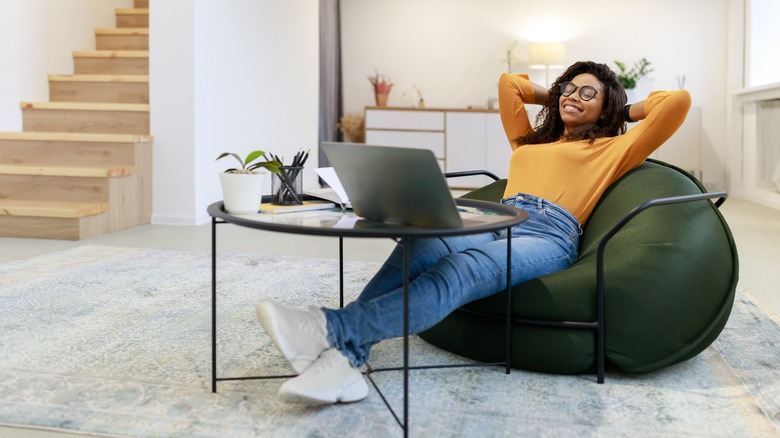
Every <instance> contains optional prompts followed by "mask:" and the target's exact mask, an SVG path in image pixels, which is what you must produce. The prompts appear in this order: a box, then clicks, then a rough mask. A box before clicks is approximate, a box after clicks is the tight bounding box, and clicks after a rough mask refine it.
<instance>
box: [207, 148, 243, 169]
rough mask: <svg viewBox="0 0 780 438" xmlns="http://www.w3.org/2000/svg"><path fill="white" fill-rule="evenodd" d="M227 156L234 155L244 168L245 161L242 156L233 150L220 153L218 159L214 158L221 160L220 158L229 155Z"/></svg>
mask: <svg viewBox="0 0 780 438" xmlns="http://www.w3.org/2000/svg"><path fill="white" fill-rule="evenodd" d="M227 156H231V157H234V158H235V159H236V160H238V162H239V164H241V168H242V169H243V168H244V162H243V161H241V157H239V156H238V155H236V154H234V153H232V152H223V153H222V154H220V155H219V156H218V157H217V159H216V160H214V161H217V160H220V159H222V158H225V157H227Z"/></svg>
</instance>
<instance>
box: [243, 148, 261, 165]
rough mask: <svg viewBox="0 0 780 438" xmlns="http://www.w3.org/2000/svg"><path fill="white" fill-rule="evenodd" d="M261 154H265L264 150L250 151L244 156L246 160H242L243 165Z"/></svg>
mask: <svg viewBox="0 0 780 438" xmlns="http://www.w3.org/2000/svg"><path fill="white" fill-rule="evenodd" d="M263 155H265V152H263V151H259V150H258V151H253V152H250V153H249V155H247V156H246V161H244V166H245V167H246V166H248V165H249V163H251V162H253V161H255V160H256V159H258V158H260V157H262V156H263Z"/></svg>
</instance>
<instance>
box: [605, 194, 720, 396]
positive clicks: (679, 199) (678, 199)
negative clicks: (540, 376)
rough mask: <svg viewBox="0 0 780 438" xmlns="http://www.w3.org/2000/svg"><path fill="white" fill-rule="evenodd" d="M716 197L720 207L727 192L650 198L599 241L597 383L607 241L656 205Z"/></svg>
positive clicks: (716, 202) (716, 205)
mask: <svg viewBox="0 0 780 438" xmlns="http://www.w3.org/2000/svg"><path fill="white" fill-rule="evenodd" d="M713 198H718V200H717V201H715V207H720V206H721V205H723V203H724V202H725V201H726V198H728V193H727V192H712V193H701V194H697V195H684V196H672V197H669V198H658V199H651V200H650V201H647V202H645V203H644V204H642V205H640V206H638V207H636V208H634V209H633V210H631V211H630V212H628V214H627V215H625V216H624V217H623V219H621V220H620V221H619V222H618V223H617V224H616V225H615V226H613V227H612V228H610V229H609V230H608V231H607V232H606V233H605V234H604V236H603V237H602V238H601V240H600V241H599V246H598V250H597V252H596V314H597V318H598V327H599V328H598V330H597V333H598V334H597V336H598V341H597V345H598V350H599V351H598V352H597V364H596V368H597V371H596V372H597V374H598V376H599V383H602V382H603V381H604V377H603V376H604V250H605V248H606V246H607V242H609V240H610V239H611V238H612V237H614V236H615V234H617V233H618V231H620V230H621V229H622V228H623V227H624V226H625V225H626V224H627V223H629V222H630V221H631V220H632V219H634V218H635V217H636V216H637V215H638V214H639V213H642V212H643V211H645V210H647V209H649V208H651V207H655V206H658V205H669V204H680V203H683V202H692V201H701V200H706V199H713Z"/></svg>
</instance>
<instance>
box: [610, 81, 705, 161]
mask: <svg viewBox="0 0 780 438" xmlns="http://www.w3.org/2000/svg"><path fill="white" fill-rule="evenodd" d="M690 107H691V95H690V94H689V93H688V91H686V90H676V91H654V92H652V93H650V95H649V96H648V97H647V99H646V100H645V103H644V108H645V118H644V120H642V121H641V122H639V123H638V124H637V126H635V127H634V128H633V129H631V130H629V131H628V132H626V134H625V135H624V137H625V138H624V139H623V141H621V143H623V144H624V145H625V146H626V147H627V148H629V150H628V155H629V156H631V157H633V160H632V161H635V162H636V164H640V163H641V162H642V161H644V159H645V158H647V157H649V156H650V154H652V153H653V151H655V150H656V149H658V147H660V146H661V145H662V144H663V143H664V142H665V141H666V140H668V139H669V138H670V137H671V136H672V135H673V134H674V133H675V131H677V129H678V128H679V127H680V126H681V125H682V124H683V122H684V121H685V117H686V116H687V115H688V109H689V108H690Z"/></svg>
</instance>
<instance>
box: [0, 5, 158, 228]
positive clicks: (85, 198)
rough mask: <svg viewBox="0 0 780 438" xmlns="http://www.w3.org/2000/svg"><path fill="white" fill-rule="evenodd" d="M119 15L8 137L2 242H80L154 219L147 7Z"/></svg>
mask: <svg viewBox="0 0 780 438" xmlns="http://www.w3.org/2000/svg"><path fill="white" fill-rule="evenodd" d="M134 6H135V8H134V9H117V10H116V26H117V27H116V28H115V29H96V30H95V42H96V50H94V51H74V52H73V65H74V74H73V75H50V76H49V102H22V103H21V111H22V132H9V133H0V236H2V237H37V238H48V239H69V240H78V239H83V238H86V237H90V236H96V235H100V234H104V233H109V232H112V231H117V230H121V229H124V228H129V227H133V226H136V225H139V224H144V223H149V222H150V220H151V201H152V184H151V183H152V149H151V147H152V138H151V136H150V135H149V52H148V49H149V9H148V8H149V6H148V0H135V3H134Z"/></svg>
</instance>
